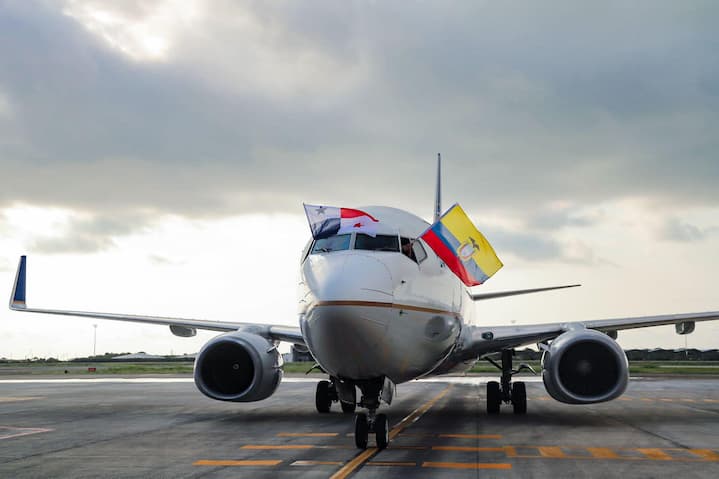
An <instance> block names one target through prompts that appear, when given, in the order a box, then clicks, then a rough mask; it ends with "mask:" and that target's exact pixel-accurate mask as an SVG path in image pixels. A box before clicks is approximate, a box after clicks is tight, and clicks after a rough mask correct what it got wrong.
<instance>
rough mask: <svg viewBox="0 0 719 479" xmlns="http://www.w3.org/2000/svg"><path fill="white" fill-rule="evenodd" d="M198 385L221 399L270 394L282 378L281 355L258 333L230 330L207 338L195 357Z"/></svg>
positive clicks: (249, 398)
mask: <svg viewBox="0 0 719 479" xmlns="http://www.w3.org/2000/svg"><path fill="white" fill-rule="evenodd" d="M194 375H195V385H197V388H198V389H199V390H200V391H201V392H202V393H203V394H204V395H205V396H208V397H211V398H212V399H218V400H220V401H236V402H251V401H260V400H262V399H265V398H267V397H269V396H271V395H272V394H273V393H274V392H275V390H276V389H277V386H279V385H280V381H281V380H282V356H281V355H280V353H279V352H278V351H277V348H276V347H275V345H274V344H273V343H272V342H271V341H269V340H267V339H265V338H263V337H262V336H258V335H257V334H252V333H244V332H240V331H238V332H231V333H226V334H222V335H220V336H217V337H215V338H213V339H211V340H210V341H208V342H207V343H206V344H205V345H204V346H203V347H202V349H201V350H200V352H199V353H198V355H197V358H196V359H195V372H194Z"/></svg>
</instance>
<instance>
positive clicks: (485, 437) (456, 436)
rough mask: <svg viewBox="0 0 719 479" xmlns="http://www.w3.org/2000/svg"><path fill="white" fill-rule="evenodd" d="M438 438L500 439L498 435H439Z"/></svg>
mask: <svg viewBox="0 0 719 479" xmlns="http://www.w3.org/2000/svg"><path fill="white" fill-rule="evenodd" d="M439 437H442V438H450V437H451V438H457V439H502V436H501V435H500V434H440V435H439Z"/></svg>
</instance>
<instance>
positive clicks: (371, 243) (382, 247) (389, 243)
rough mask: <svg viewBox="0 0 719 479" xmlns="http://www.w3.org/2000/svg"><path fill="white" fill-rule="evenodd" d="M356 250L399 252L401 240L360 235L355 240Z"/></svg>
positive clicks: (382, 236)
mask: <svg viewBox="0 0 719 479" xmlns="http://www.w3.org/2000/svg"><path fill="white" fill-rule="evenodd" d="M355 249H363V250H370V251H393V252H399V239H398V238H397V237H396V236H390V235H377V236H375V237H374V238H373V237H371V236H369V235H365V234H358V235H357V237H356V238H355Z"/></svg>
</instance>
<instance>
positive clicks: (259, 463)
mask: <svg viewBox="0 0 719 479" xmlns="http://www.w3.org/2000/svg"><path fill="white" fill-rule="evenodd" d="M281 462H282V460H275V459H263V460H242V461H228V460H224V461H211V460H208V459H202V460H199V461H195V462H193V463H192V465H193V466H276V465H278V464H280V463H281Z"/></svg>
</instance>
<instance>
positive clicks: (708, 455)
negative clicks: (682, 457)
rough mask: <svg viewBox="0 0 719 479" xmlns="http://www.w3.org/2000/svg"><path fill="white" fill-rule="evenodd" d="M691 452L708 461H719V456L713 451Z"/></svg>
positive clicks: (694, 450) (699, 450) (697, 450)
mask: <svg viewBox="0 0 719 479" xmlns="http://www.w3.org/2000/svg"><path fill="white" fill-rule="evenodd" d="M689 452H691V453H692V454H696V455H697V456H699V457H703V458H704V459H706V460H707V461H719V454H717V453H716V452H714V451H712V450H711V449H689Z"/></svg>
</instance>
